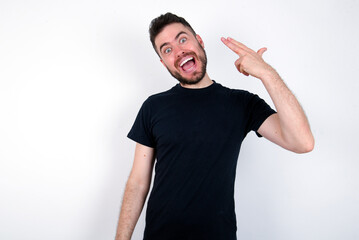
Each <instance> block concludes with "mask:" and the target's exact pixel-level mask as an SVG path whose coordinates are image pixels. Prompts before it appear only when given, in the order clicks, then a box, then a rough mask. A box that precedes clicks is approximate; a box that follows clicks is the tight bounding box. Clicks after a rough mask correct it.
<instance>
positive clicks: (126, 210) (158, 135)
mask: <svg viewBox="0 0 359 240" xmlns="http://www.w3.org/2000/svg"><path fill="white" fill-rule="evenodd" d="M150 40H151V42H152V45H153V47H154V49H155V51H156V53H157V54H158V56H159V57H160V61H161V62H162V64H163V65H164V66H165V67H166V68H167V69H168V71H169V72H170V74H171V75H172V76H173V77H175V78H176V79H178V81H179V83H178V84H177V85H175V86H174V87H173V88H171V89H169V90H168V91H165V92H162V93H159V94H155V95H152V96H150V97H149V98H148V99H147V100H146V101H145V102H144V103H143V105H142V107H141V109H140V111H139V113H138V115H137V118H136V120H135V122H134V124H133V127H132V129H131V130H130V132H129V134H128V137H129V138H130V139H132V140H134V141H135V142H136V150H135V158H134V162H133V167H132V170H131V174H130V176H129V179H128V181H127V185H126V190H125V194H124V198H123V203H122V208H121V213H120V218H119V223H118V228H117V234H116V240H129V239H131V236H132V233H133V230H134V228H135V225H136V223H137V220H138V218H139V216H140V214H141V211H142V208H143V205H144V203H145V200H146V197H147V194H148V192H149V188H150V184H151V178H152V170H153V166H154V163H155V161H156V167H155V177H154V184H153V188H152V191H151V194H150V197H149V199H148V204H147V211H146V227H145V231H144V237H143V239H144V240H190V239H193V240H222V239H223V240H235V239H237V237H236V231H237V225H236V215H235V209H234V182H235V175H236V165H237V159H238V155H239V151H240V147H241V143H242V141H243V139H244V138H245V136H246V135H247V134H248V132H250V131H251V130H252V131H255V132H256V134H257V135H258V136H259V137H261V136H263V137H265V138H267V139H269V140H270V141H272V142H274V143H276V144H278V145H279V146H281V147H283V148H285V149H288V150H290V151H293V152H296V153H305V152H309V151H311V150H312V149H313V147H314V138H313V135H312V133H311V130H310V127H309V123H308V121H307V118H306V116H305V114H304V112H303V109H302V108H301V106H300V104H299V103H298V101H297V99H296V98H295V97H294V95H293V94H292V93H291V91H290V90H289V89H288V88H287V87H286V85H285V84H284V82H283V80H282V79H281V78H280V76H279V75H278V73H277V72H276V71H275V70H274V69H273V68H272V67H271V66H270V65H268V64H267V63H266V62H265V61H264V60H263V58H262V54H263V53H264V52H265V51H266V48H261V49H259V50H258V51H253V50H252V49H250V48H248V47H247V46H245V45H243V44H242V43H240V42H238V41H236V40H234V39H231V38H221V41H222V42H223V43H224V44H225V46H227V47H228V48H229V49H231V50H232V51H234V52H235V53H236V54H238V56H239V58H238V59H237V60H236V62H235V65H236V67H237V69H238V71H239V72H240V73H242V74H244V75H246V76H249V75H251V76H253V77H256V78H258V79H259V80H260V81H261V82H262V83H263V85H264V87H265V88H266V89H267V91H268V93H269V95H270V97H271V99H272V101H273V103H274V105H275V107H276V111H274V110H273V109H271V108H270V107H269V105H268V104H267V103H265V102H264V101H263V100H262V99H261V98H259V97H258V96H257V95H255V94H252V93H249V92H248V91H245V90H236V89H229V88H227V87H224V86H222V85H221V84H220V83H218V82H215V81H213V80H212V79H211V78H210V77H209V76H208V73H207V71H206V65H207V57H206V53H205V50H204V43H203V40H202V38H201V37H200V36H199V35H198V34H196V32H195V31H194V30H193V28H192V27H191V26H190V24H189V23H188V22H187V21H186V20H185V19H184V18H182V17H178V16H176V15H174V14H171V13H167V14H165V15H161V16H159V17H158V18H155V19H154V20H153V21H152V22H151V25H150Z"/></svg>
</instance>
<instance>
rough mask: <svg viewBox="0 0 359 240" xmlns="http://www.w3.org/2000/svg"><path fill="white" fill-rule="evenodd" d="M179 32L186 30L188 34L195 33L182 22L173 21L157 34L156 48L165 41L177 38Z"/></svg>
mask: <svg viewBox="0 0 359 240" xmlns="http://www.w3.org/2000/svg"><path fill="white" fill-rule="evenodd" d="M179 32H185V33H187V34H188V35H193V34H192V32H191V30H190V29H189V28H188V27H186V26H184V25H183V24H182V23H171V24H169V25H167V26H165V27H164V28H163V29H162V31H161V32H160V33H159V34H158V35H157V36H156V38H155V44H156V48H158V47H159V46H161V45H162V44H163V43H167V42H172V41H173V40H175V38H176V36H177V34H178V33H179Z"/></svg>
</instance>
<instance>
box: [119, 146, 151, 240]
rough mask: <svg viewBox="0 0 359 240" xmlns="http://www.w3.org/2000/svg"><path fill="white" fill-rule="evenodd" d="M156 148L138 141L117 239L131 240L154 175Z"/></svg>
mask: <svg viewBox="0 0 359 240" xmlns="http://www.w3.org/2000/svg"><path fill="white" fill-rule="evenodd" d="M154 159H155V153H154V149H153V148H150V147H147V146H144V145H141V144H139V143H137V145H136V150H135V158H134V161H133V166H132V170H131V174H130V176H129V178H128V181H127V184H126V189H125V193H124V196H123V201H122V207H121V213H120V218H119V221H118V226H117V233H116V239H115V240H130V239H131V236H132V233H133V230H134V229H135V226H136V223H137V221H138V218H139V216H140V214H141V211H142V208H143V205H144V203H145V200H146V197H147V194H148V191H149V188H150V184H151V177H152V169H153V164H154Z"/></svg>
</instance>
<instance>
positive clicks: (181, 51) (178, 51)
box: [175, 46, 185, 58]
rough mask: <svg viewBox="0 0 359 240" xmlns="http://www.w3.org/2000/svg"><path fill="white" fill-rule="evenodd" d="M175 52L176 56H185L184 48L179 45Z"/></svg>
mask: <svg viewBox="0 0 359 240" xmlns="http://www.w3.org/2000/svg"><path fill="white" fill-rule="evenodd" d="M175 53H176V57H177V58H180V57H181V56H183V54H184V53H185V52H184V51H183V49H182V48H181V47H179V46H177V47H175Z"/></svg>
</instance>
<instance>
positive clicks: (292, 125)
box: [260, 66, 314, 152]
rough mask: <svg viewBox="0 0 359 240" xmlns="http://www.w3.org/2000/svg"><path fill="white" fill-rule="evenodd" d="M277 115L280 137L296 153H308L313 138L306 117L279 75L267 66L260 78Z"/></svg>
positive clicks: (312, 143)
mask: <svg viewBox="0 0 359 240" xmlns="http://www.w3.org/2000/svg"><path fill="white" fill-rule="evenodd" d="M260 79H261V81H262V82H263V84H264V86H265V88H266V90H267V91H268V93H269V95H270V97H271V99H272V101H273V103H274V105H275V107H276V110H277V113H278V117H279V122H280V128H281V133H280V134H281V135H282V137H283V139H284V141H286V142H287V143H288V145H290V146H295V148H297V149H299V150H298V151H303V152H307V151H310V150H311V148H312V147H313V145H314V138H313V135H312V132H311V130H310V126H309V123H308V120H307V117H306V115H305V113H304V111H303V109H302V107H301V106H300V104H299V102H298V100H297V98H296V97H295V96H294V94H293V93H292V92H291V91H290V90H289V89H288V87H287V86H286V84H285V83H284V82H283V80H282V79H281V77H280V76H279V74H278V73H277V72H276V71H275V70H274V69H273V68H272V67H270V66H269V70H268V71H266V73H265V74H263V75H262V76H261V77H260Z"/></svg>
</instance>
